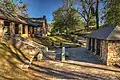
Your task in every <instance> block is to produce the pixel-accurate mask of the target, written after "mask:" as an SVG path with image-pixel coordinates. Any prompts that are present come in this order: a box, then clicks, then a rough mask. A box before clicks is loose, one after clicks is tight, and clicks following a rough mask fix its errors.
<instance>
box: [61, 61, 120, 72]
mask: <svg viewBox="0 0 120 80" xmlns="http://www.w3.org/2000/svg"><path fill="white" fill-rule="evenodd" d="M63 63H65V64H70V65H76V66H81V67H85V68H94V69H100V70H106V71H112V72H118V73H120V70H119V71H118V70H112V69H106V68H101V67H96V66H89V65H88V66H87V65H81V64H75V63H68V62H63ZM118 69H119V68H118Z"/></svg>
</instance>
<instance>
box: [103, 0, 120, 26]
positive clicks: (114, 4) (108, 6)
mask: <svg viewBox="0 0 120 80" xmlns="http://www.w3.org/2000/svg"><path fill="white" fill-rule="evenodd" d="M103 1H104V4H105V7H104V17H103V19H104V23H105V24H106V25H120V0H103Z"/></svg>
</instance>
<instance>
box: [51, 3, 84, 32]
mask: <svg viewBox="0 0 120 80" xmlns="http://www.w3.org/2000/svg"><path fill="white" fill-rule="evenodd" d="M70 4H71V3H70ZM67 5H68V4H67ZM53 17H54V28H53V30H52V31H53V32H57V33H66V34H69V33H70V31H73V30H75V29H76V28H77V27H78V26H80V24H81V23H82V21H81V18H80V16H79V14H78V11H77V10H76V9H74V8H72V4H71V5H69V6H66V4H65V5H63V6H62V7H60V8H59V9H58V10H57V11H55V12H54V13H53Z"/></svg>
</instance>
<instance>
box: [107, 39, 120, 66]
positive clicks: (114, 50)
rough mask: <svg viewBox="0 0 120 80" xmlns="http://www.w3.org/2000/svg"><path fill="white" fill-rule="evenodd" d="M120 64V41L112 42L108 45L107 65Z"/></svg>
mask: <svg viewBox="0 0 120 80" xmlns="http://www.w3.org/2000/svg"><path fill="white" fill-rule="evenodd" d="M117 63H120V41H110V42H109V43H108V58H107V65H115V64H117Z"/></svg>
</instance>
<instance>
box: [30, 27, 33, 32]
mask: <svg viewBox="0 0 120 80" xmlns="http://www.w3.org/2000/svg"><path fill="white" fill-rule="evenodd" d="M30 33H31V34H32V33H33V29H32V26H30Z"/></svg>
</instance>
